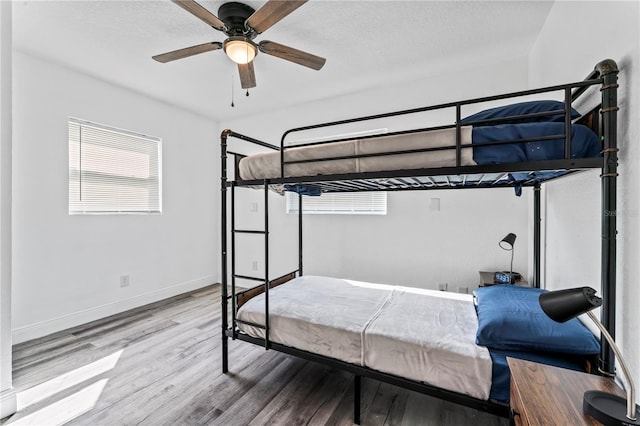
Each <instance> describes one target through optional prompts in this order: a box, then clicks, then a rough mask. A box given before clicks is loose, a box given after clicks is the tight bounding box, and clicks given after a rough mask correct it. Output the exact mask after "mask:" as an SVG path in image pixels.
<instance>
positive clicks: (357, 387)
mask: <svg viewBox="0 0 640 426" xmlns="http://www.w3.org/2000/svg"><path fill="white" fill-rule="evenodd" d="M361 390H362V376H360V375H359V374H356V375H355V376H354V378H353V422H354V423H355V424H357V425H359V424H360V393H361Z"/></svg>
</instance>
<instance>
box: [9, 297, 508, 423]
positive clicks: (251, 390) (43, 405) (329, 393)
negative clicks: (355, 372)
mask: <svg viewBox="0 0 640 426" xmlns="http://www.w3.org/2000/svg"><path fill="white" fill-rule="evenodd" d="M219 299H220V286H219V285H214V286H210V287H207V288H204V289H201V290H198V291H195V292H192V293H188V294H184V295H180V296H176V297H173V298H171V299H167V300H165V301H162V302H158V303H154V304H152V305H148V306H145V307H142V308H137V309H134V310H131V311H128V312H125V313H122V314H118V315H115V316H112V317H109V318H105V319H102V320H99V321H95V322H92V323H90V324H86V325H84V326H80V327H76V328H73V329H70V330H66V331H64V332H60V333H56V334H53V335H51V336H47V337H43V338H41V339H37V340H33V341H30V342H25V343H22V344H19V345H16V346H15V347H14V351H13V357H14V358H13V374H14V376H13V380H14V387H15V388H16V390H17V392H18V410H19V411H18V413H16V414H14V415H13V416H11V417H8V418H6V419H3V420H2V422H0V423H1V424H2V425H53V424H68V425H92V426H93V425H109V426H112V425H153V426H156V425H252V426H253V425H255V426H257V425H351V424H353V423H352V419H353V417H352V416H353V411H352V410H353V376H351V375H350V374H347V373H344V372H341V371H337V370H333V369H331V368H328V367H325V366H322V365H319V364H315V363H312V362H308V361H304V360H300V359H298V358H295V357H291V356H288V355H285V354H281V353H277V352H275V351H265V350H264V349H263V348H261V347H257V346H254V345H251V344H248V343H245V342H240V341H229V354H230V357H229V370H230V372H229V374H226V375H225V374H222V373H221V350H220V343H221V337H220V303H219ZM361 406H362V424H363V425H367V426H373V425H465V424H473V425H507V424H508V421H507V420H506V419H502V418H499V417H495V416H492V415H490V414H487V413H482V412H478V411H476V410H472V409H469V408H466V407H461V406H459V405H455V404H451V403H448V402H444V401H440V400H438V399H435V398H431V397H428V396H425V395H422V394H418V393H415V392H411V391H408V390H405V389H401V388H398V387H395V386H392V385H388V384H384V383H380V382H377V381H375V380H370V379H362V404H361Z"/></svg>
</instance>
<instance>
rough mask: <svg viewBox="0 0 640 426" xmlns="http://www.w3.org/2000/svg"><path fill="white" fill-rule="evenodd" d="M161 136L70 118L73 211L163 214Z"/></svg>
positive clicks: (70, 182) (72, 212)
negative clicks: (146, 134) (140, 133)
mask: <svg viewBox="0 0 640 426" xmlns="http://www.w3.org/2000/svg"><path fill="white" fill-rule="evenodd" d="M160 148H161V140H160V139H159V138H155V137H149V136H144V135H139V134H136V133H132V132H128V131H124V130H120V129H115V128H111V127H107V126H103V125H99V124H95V123H90V122H87V121H82V120H78V119H74V118H70V119H69V213H70V214H83V213H160V212H161V207H162V205H161V204H162V200H161V179H160V173H161V165H160Z"/></svg>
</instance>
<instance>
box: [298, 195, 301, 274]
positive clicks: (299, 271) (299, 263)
mask: <svg viewBox="0 0 640 426" xmlns="http://www.w3.org/2000/svg"><path fill="white" fill-rule="evenodd" d="M298 276H299V277H301V276H302V194H300V193H298Z"/></svg>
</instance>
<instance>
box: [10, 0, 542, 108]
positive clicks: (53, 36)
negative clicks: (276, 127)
mask: <svg viewBox="0 0 640 426" xmlns="http://www.w3.org/2000/svg"><path fill="white" fill-rule="evenodd" d="M200 3H201V4H202V5H203V6H204V7H206V8H207V9H209V10H210V11H212V12H213V13H214V14H217V10H218V7H219V6H220V5H221V4H222V3H224V2H222V1H205V0H202V1H201V2H200ZM245 3H246V4H249V5H250V6H252V7H254V8H256V9H257V8H259V7H260V6H261V5H262V4H264V1H246V2H245ZM552 4H553V3H552V2H549V1H540V2H538V1H524V2H517V1H486V2H485V1H448V2H447V1H354V0H352V1H323V0H311V1H309V2H308V3H306V4H305V5H303V6H302V7H301V8H299V9H298V10H296V11H294V12H293V13H292V14H290V15H289V16H287V17H286V18H285V19H283V20H282V21H281V22H279V23H278V24H276V25H275V26H274V27H272V28H270V29H269V30H267V31H266V32H265V33H264V34H261V35H259V36H258V37H257V38H256V41H261V40H272V41H277V42H279V43H282V44H285V45H289V46H292V47H295V48H298V49H301V50H304V51H308V52H310V53H314V54H316V55H319V56H323V57H325V58H327V63H326V65H325V67H324V68H323V69H322V70H320V71H314V70H310V69H308V68H305V67H302V66H299V65H296V64H293V63H290V62H286V61H283V60H281V59H278V58H275V57H272V56H268V55H265V54H259V55H258V56H257V57H256V59H255V60H254V66H255V71H256V79H257V87H256V88H255V89H251V90H250V97H248V98H246V97H245V96H244V91H242V89H241V88H240V82H239V78H238V75H237V70H236V66H235V64H233V63H232V62H231V61H230V60H229V59H228V58H227V57H226V56H225V55H224V53H223V52H222V51H213V52H207V53H203V54H201V55H197V56H193V57H190V58H186V59H181V60H178V61H175V62H171V63H167V64H161V63H158V62H156V61H153V60H152V59H151V56H153V55H155V54H159V53H164V52H168V51H171V50H175V49H179V48H183V47H187V46H191V45H195V44H200V43H205V42H209V41H223V40H224V38H225V36H224V34H223V33H221V32H218V31H216V30H214V29H212V28H211V27H209V26H207V25H206V24H205V23H203V22H202V21H200V20H199V19H197V18H195V17H194V16H192V15H190V14H189V13H187V12H186V11H184V10H183V9H181V8H179V7H178V6H176V5H175V4H173V3H171V2H170V1H114V0H108V1H16V2H14V7H13V15H14V21H13V31H14V35H13V38H14V45H15V46H16V48H17V49H18V50H22V51H24V52H27V53H29V54H32V55H35V56H38V57H41V58H44V59H47V60H51V61H54V62H56V63H59V64H62V65H64V66H66V67H69V68H72V69H76V70H79V71H82V72H84V73H87V74H89V75H92V76H95V77H98V78H101V79H103V80H106V81H109V82H112V83H115V84H117V85H120V86H123V87H126V88H129V89H133V90H136V91H138V92H141V93H144V94H147V95H150V96H152V97H154V98H157V99H160V100H162V101H165V102H168V103H171V104H174V105H177V106H180V107H182V108H185V109H188V110H190V111H194V112H197V113H199V114H202V115H204V116H207V117H210V118H212V119H215V120H224V119H225V118H231V117H234V118H236V117H239V116H242V115H248V114H254V113H259V112H260V111H267V110H273V109H278V108H283V107H287V106H291V105H295V104H299V103H306V102H312V101H314V100H317V99H323V98H329V97H333V96H337V95H340V94H344V93H350V92H357V91H362V90H367V89H371V88H372V87H380V86H386V85H390V84H393V83H394V82H396V81H400V80H407V79H415V78H426V77H428V76H430V75H436V74H438V73H442V72H446V70H447V69H451V67H467V68H472V67H473V66H474V65H476V64H484V65H486V64H488V63H491V62H495V61H499V60H501V59H505V58H510V57H518V56H524V55H526V54H527V53H528V51H529V49H530V48H531V45H532V43H533V42H534V41H535V38H536V36H537V34H538V32H539V31H540V29H541V27H542V25H543V24H544V21H545V19H546V16H547V14H548V12H549V9H550V8H551V6H552ZM232 85H233V87H234V89H233V90H234V92H235V99H236V102H235V104H236V107H235V108H231V107H230V103H231V92H232Z"/></svg>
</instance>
